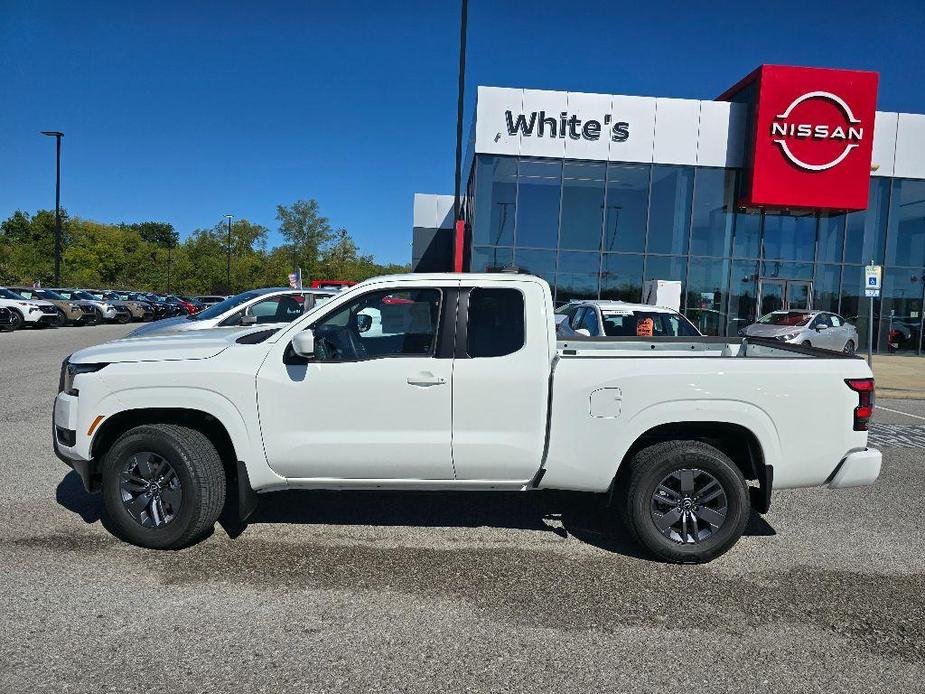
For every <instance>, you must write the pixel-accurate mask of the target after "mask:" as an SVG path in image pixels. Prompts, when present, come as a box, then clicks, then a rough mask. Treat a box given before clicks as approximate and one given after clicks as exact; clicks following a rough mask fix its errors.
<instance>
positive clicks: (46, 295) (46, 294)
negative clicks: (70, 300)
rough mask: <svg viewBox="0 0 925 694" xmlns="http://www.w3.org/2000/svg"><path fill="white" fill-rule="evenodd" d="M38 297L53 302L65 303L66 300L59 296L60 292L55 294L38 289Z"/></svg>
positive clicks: (47, 290) (48, 290)
mask: <svg viewBox="0 0 925 694" xmlns="http://www.w3.org/2000/svg"><path fill="white" fill-rule="evenodd" d="M35 293H36V295H37V296H38V297H40V298H42V299H51V300H52V301H65V298H64V297H63V296H61V295H60V294H58V292H53V291H51V290H50V289H37V290H36V292H35Z"/></svg>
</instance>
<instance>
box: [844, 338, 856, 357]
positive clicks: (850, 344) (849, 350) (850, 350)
mask: <svg viewBox="0 0 925 694" xmlns="http://www.w3.org/2000/svg"><path fill="white" fill-rule="evenodd" d="M854 350H855V347H854V340H848V341H847V342H846V343H845V349H844V352H845V354H854Z"/></svg>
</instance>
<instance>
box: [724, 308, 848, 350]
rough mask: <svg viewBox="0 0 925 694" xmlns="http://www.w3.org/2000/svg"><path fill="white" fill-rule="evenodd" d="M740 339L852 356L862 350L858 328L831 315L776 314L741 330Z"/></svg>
mask: <svg viewBox="0 0 925 694" xmlns="http://www.w3.org/2000/svg"><path fill="white" fill-rule="evenodd" d="M739 335H743V336H747V337H767V338H773V339H775V340H780V341H781V342H789V343H791V344H795V345H803V346H805V347H821V348H823V349H835V350H838V351H841V352H847V353H848V354H853V353H854V350H855V349H856V348H857V346H858V330H857V328H856V327H854V326H853V325H851V323H849V322H848V321H846V320H845V319H844V318H842V317H841V316H839V315H837V314H835V313H829V312H827V311H811V310H809V311H807V310H790V311H772V312H771V313H768V314H766V315H764V316H761V318H759V319H758V320H757V321H756V322H754V323H752V324H751V325H749V326H746V327H745V328H743V329H742V330H740V331H739Z"/></svg>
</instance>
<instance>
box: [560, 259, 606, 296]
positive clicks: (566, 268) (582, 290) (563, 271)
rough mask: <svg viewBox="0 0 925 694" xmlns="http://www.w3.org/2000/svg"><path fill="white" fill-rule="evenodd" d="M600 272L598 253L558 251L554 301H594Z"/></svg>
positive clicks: (597, 290)
mask: <svg viewBox="0 0 925 694" xmlns="http://www.w3.org/2000/svg"><path fill="white" fill-rule="evenodd" d="M600 272H601V254H600V253H588V252H578V251H560V252H559V264H558V271H557V272H556V301H570V300H572V299H596V298H597V297H598V292H599V287H598V284H599V282H600Z"/></svg>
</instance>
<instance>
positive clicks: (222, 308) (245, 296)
mask: <svg viewBox="0 0 925 694" xmlns="http://www.w3.org/2000/svg"><path fill="white" fill-rule="evenodd" d="M261 295H262V292H242V293H241V294H235V295H234V296H232V297H229V298H227V299H225V300H224V301H220V302H218V303H217V304H214V305H213V306H209V308H207V309H205V310H204V311H200V312H199V313H196V314H194V315H192V316H187V317H186V319H187V320H209V319H210V318H218V317H219V316H221V315H222V314H223V313H225V312H227V311H230V310H231V309H233V308H234V307H235V306H240V305H241V304H243V303H244V302H245V301H250V300H251V299H254V298H256V297H258V296H261Z"/></svg>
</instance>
